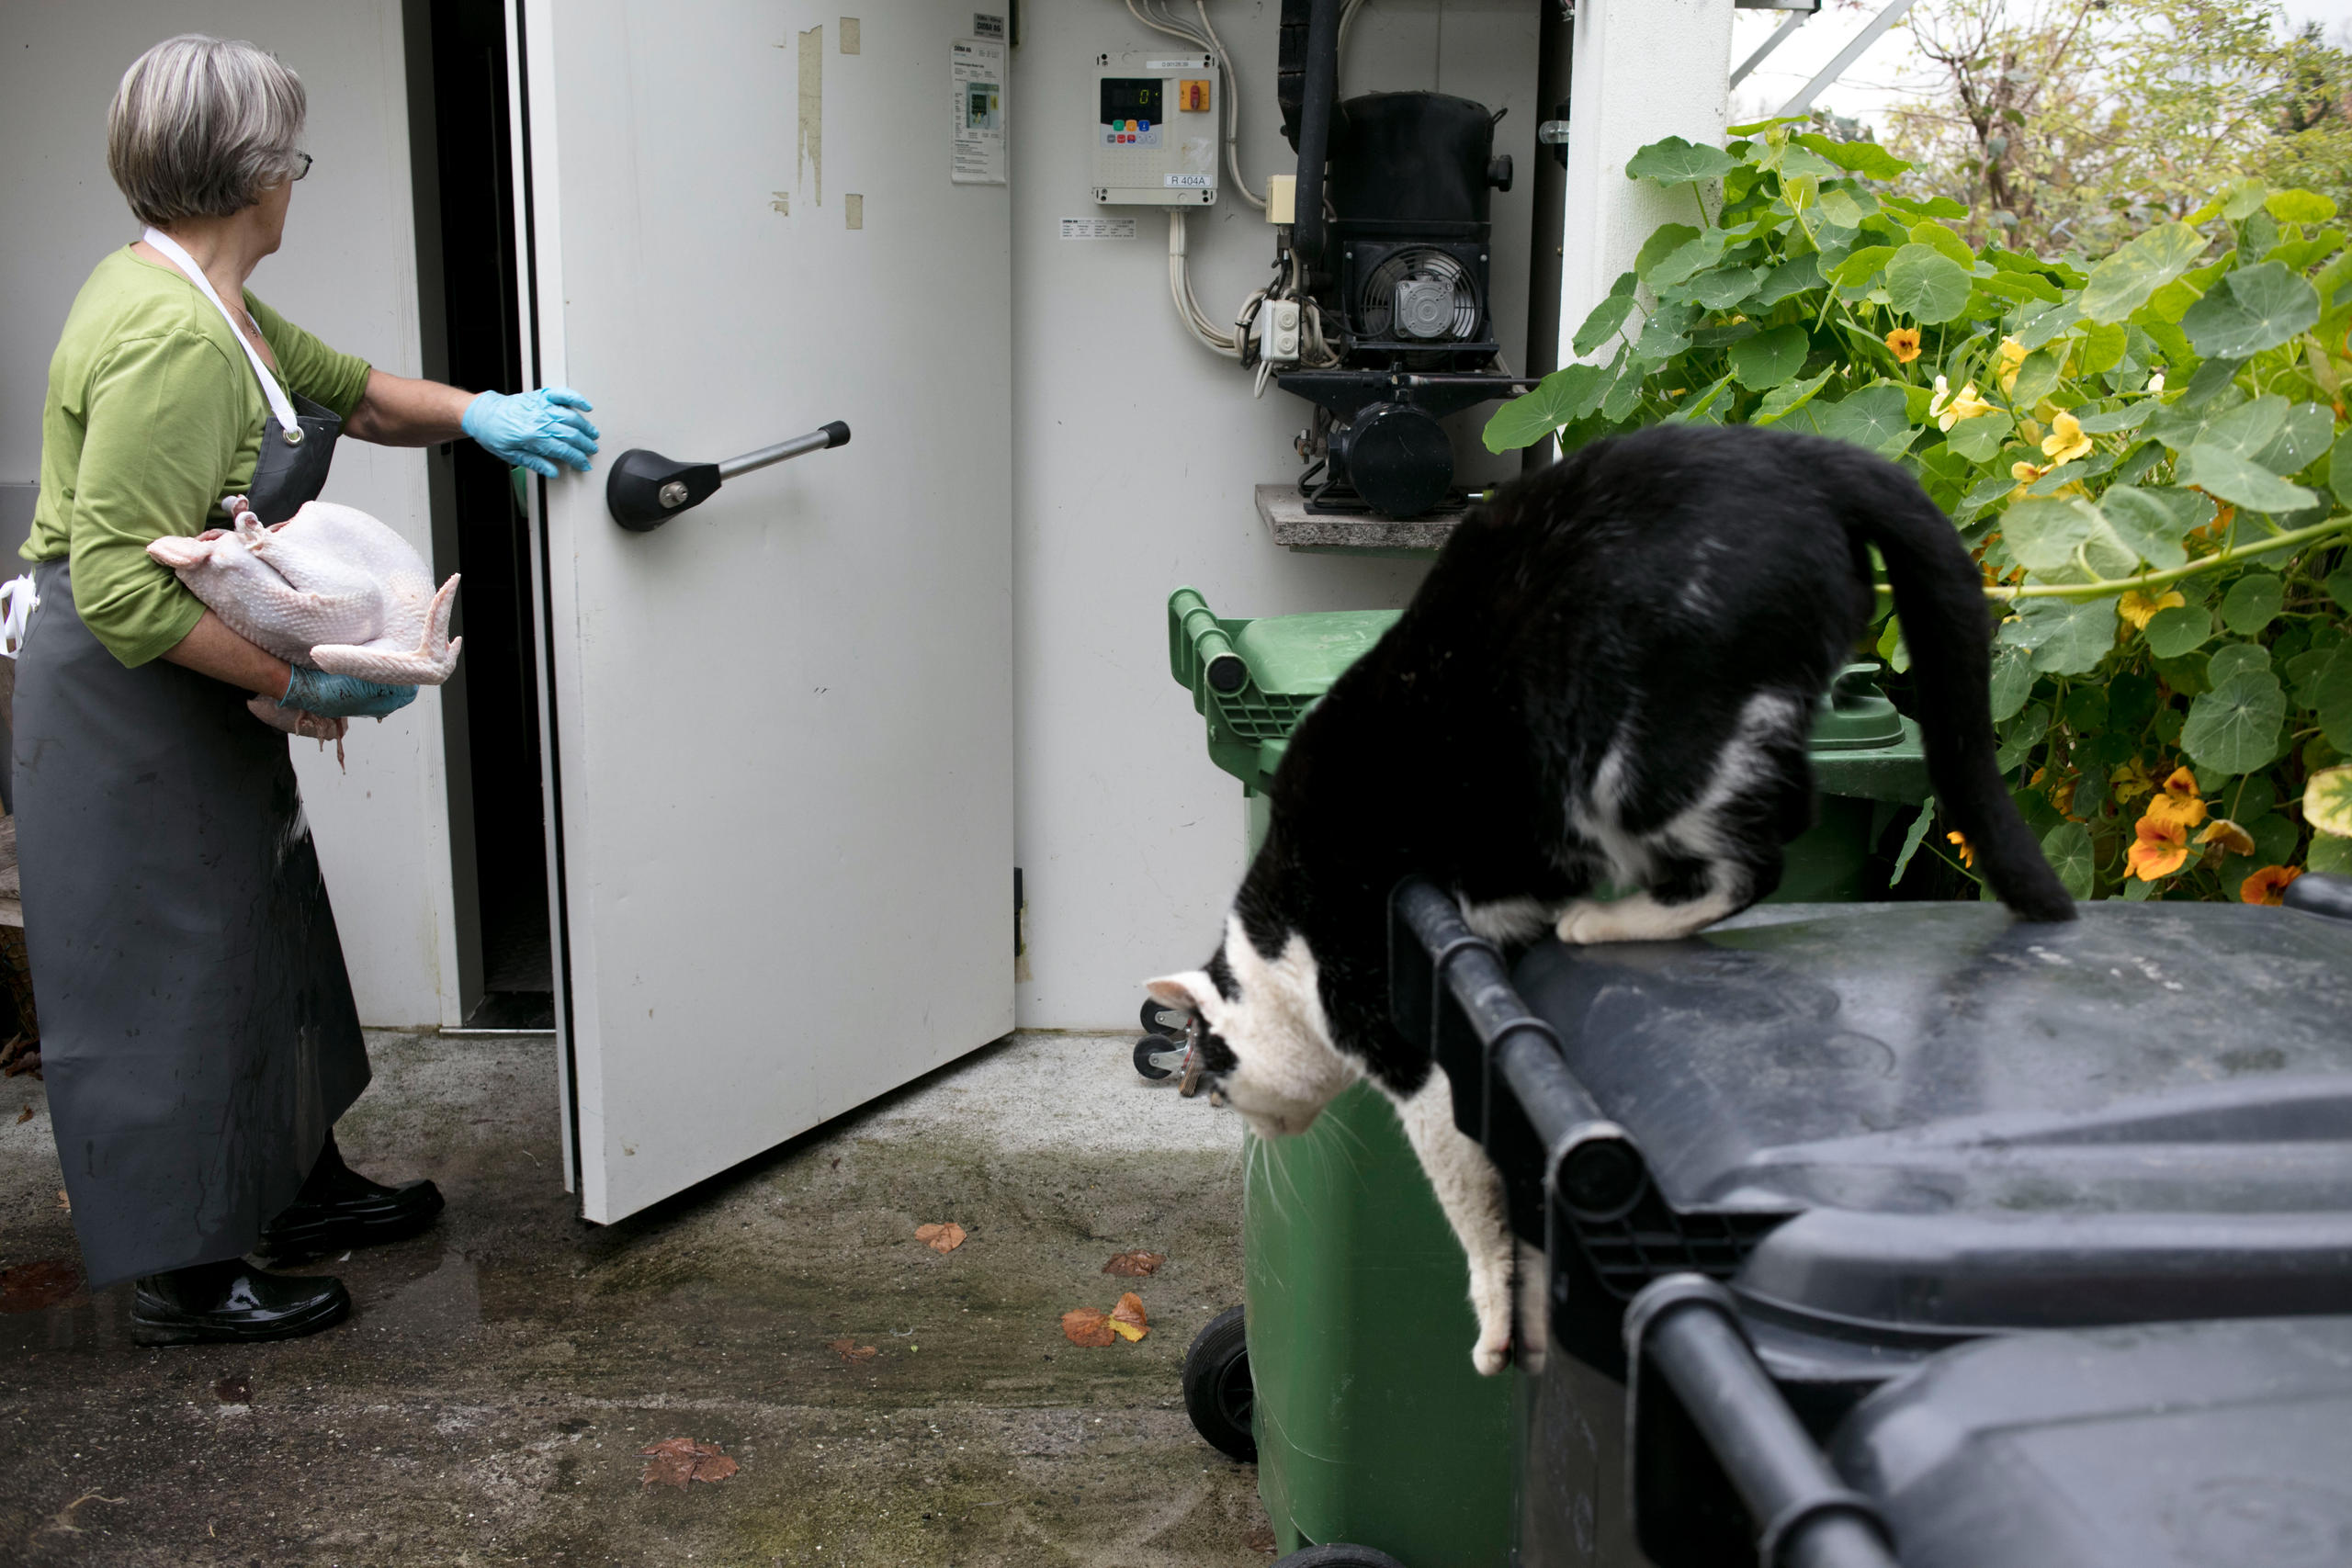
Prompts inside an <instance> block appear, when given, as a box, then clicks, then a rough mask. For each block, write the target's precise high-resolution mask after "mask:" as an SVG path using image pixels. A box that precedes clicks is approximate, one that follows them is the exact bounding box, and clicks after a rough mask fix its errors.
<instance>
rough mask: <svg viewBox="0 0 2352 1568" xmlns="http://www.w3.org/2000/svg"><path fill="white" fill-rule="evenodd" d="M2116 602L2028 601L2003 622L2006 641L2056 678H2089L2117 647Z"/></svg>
mask: <svg viewBox="0 0 2352 1568" xmlns="http://www.w3.org/2000/svg"><path fill="white" fill-rule="evenodd" d="M2115 626H2116V617H2115V601H2114V600H2112V599H2107V598H2099V599H2025V600H2020V601H2018V607H2017V614H2016V615H2014V616H2012V617H2011V618H2010V619H2008V620H2006V621H2004V622H2002V623H2001V640H2002V641H2003V642H2004V643H2007V645H2009V646H2010V647H2012V648H2022V649H2028V650H2030V652H2031V653H2032V655H2033V667H2034V668H2035V669H2036V670H2039V671H2043V672H2044V673H2046V674H2051V675H2085V674H2088V673H2089V672H2090V671H2093V670H2095V669H2097V668H2098V661H2099V660H2102V659H2104V658H2106V657H2107V655H2108V651H2109V649H2112V648H2114V646H2115Z"/></svg>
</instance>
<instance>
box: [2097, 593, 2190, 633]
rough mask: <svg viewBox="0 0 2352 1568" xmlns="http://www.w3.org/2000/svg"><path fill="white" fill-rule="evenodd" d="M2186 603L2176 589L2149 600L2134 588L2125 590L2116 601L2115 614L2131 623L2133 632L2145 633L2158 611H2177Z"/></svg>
mask: <svg viewBox="0 0 2352 1568" xmlns="http://www.w3.org/2000/svg"><path fill="white" fill-rule="evenodd" d="M2185 604H2188V600H2186V599H2184V598H2182V597H2181V596H2180V591H2179V590H2178V589H2169V590H2167V591H2166V592H2165V593H2164V594H2163V595H2161V596H2160V597H2157V598H2154V599H2152V598H2150V597H2149V596H2148V595H2146V594H2145V593H2143V592H2140V591H2139V590H2138V589H2136V588H2127V589H2125V590H2124V591H2123V597H2122V598H2120V599H2119V600H2117V601H2116V604H2115V613H2116V614H2117V615H2120V616H2122V617H2123V618H2124V619H2125V620H2127V621H2129V622H2131V626H2132V629H2133V630H2135V631H2146V630H2147V629H2148V623H2149V622H2150V621H2153V620H2154V619H2155V618H2156V612H2157V611H2159V610H2177V609H2179V608H2181V607H2182V606H2183V605H2185Z"/></svg>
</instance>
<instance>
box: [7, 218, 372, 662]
mask: <svg viewBox="0 0 2352 1568" xmlns="http://www.w3.org/2000/svg"><path fill="white" fill-rule="evenodd" d="M245 309H246V310H250V311H251V312H252V313H253V318H254V323H255V324H256V325H258V326H259V327H260V328H261V335H262V338H263V340H264V341H265V342H266V343H267V344H269V348H270V353H271V355H273V356H275V357H276V359H277V370H278V378H279V380H280V381H281V382H282V383H283V384H284V385H285V386H287V387H288V389H290V390H293V391H296V392H300V394H302V395H303V396H304V397H307V398H310V399H312V400H315V401H318V402H321V403H323V404H325V405H326V406H327V407H328V408H331V409H333V410H334V412H337V413H339V414H342V415H345V416H346V417H348V416H349V414H350V412H351V411H352V410H353V409H354V408H355V407H356V406H357V405H358V402H359V400H360V397H361V396H362V395H363V394H364V393H365V392H366V391H367V389H368V362H367V361H366V360H364V359H356V358H354V357H352V356H351V355H347V354H337V353H336V352H335V351H334V350H333V349H331V348H329V347H328V346H327V345H326V344H322V343H321V342H320V341H319V340H318V339H317V338H314V337H312V336H311V334H310V333H306V332H304V331H303V330H302V329H301V328H300V327H298V326H296V325H294V324H293V323H292V322H290V321H286V320H285V319H284V318H283V317H281V316H279V315H278V314H277V311H275V310H271V309H270V308H269V307H268V306H266V305H265V304H263V303H262V302H261V301H260V300H258V299H254V297H253V295H252V293H251V292H250V291H249V292H247V294H246V295H245ZM268 415H269V404H268V402H267V401H266V400H265V399H264V398H263V397H262V392H261V384H260V383H259V382H257V381H256V380H254V371H253V366H252V364H251V363H250V362H248V361H247V360H246V358H245V355H244V350H243V348H241V347H239V346H238V343H237V339H236V337H235V335H234V334H233V333H231V332H230V330H229V323H228V322H227V321H223V320H221V318H220V311H218V310H214V309H213V308H212V302H211V301H210V300H209V299H205V297H204V296H203V295H202V294H201V293H199V292H198V290H197V287H196V285H195V284H193V283H191V282H190V281H188V279H187V277H186V276H182V275H181V274H180V273H179V272H178V271H177V270H176V269H174V268H170V267H164V266H159V265H155V264H153V263H152V262H146V261H142V260H141V259H140V258H139V257H138V256H136V255H134V254H131V251H130V247H129V246H125V247H123V248H122V249H121V250H119V251H115V252H113V253H111V254H108V255H107V258H106V259H105V260H104V261H101V262H100V263H98V265H97V266H96V268H95V269H93V270H92V272H91V273H90V276H89V280H88V281H87V282H85V283H84V284H83V285H82V291H81V293H80V294H78V295H76V296H75V297H74V308H73V310H70V311H68V312H67V313H66V317H65V330H64V332H63V333H62V334H60V336H59V338H58V341H57V352H56V354H55V355H52V356H51V359H50V362H49V399H48V401H47V402H46V403H45V404H44V405H43V407H42V410H41V441H40V502H39V504H38V506H37V507H36V508H35V510H34V512H33V527H32V536H31V537H30V538H29V539H28V540H27V541H26V543H25V547H24V551H23V555H24V558H26V559H27V560H32V561H43V560H55V559H57V558H59V557H61V556H68V555H70V556H71V557H72V558H73V561H74V609H75V610H76V611H77V612H79V613H80V615H81V617H82V619H83V621H84V622H85V624H86V625H87V626H89V628H90V631H91V633H92V634H93V635H94V636H96V637H97V639H98V641H99V642H100V643H102V644H104V645H105V646H106V648H107V650H108V651H109V652H111V653H112V654H113V655H114V656H115V657H116V658H117V659H119V660H122V661H123V663H125V664H129V665H139V664H144V663H146V662H147V661H148V660H151V659H153V658H155V657H156V656H157V655H158V654H161V653H163V652H164V651H166V650H167V649H171V648H174V647H175V646H176V645H177V644H178V643H179V641H180V639H181V638H182V637H186V636H187V634H188V632H189V631H190V630H191V629H192V628H193V627H194V626H195V625H196V623H197V622H198V620H199V619H200V618H201V617H202V616H203V615H204V605H203V604H202V603H200V602H199V601H198V599H197V597H196V595H195V594H193V593H190V592H188V591H187V589H186V588H185V587H183V586H182V585H181V584H180V582H179V581H178V579H176V578H175V577H174V576H173V575H172V574H171V572H170V570H167V569H166V568H164V567H163V566H161V565H159V564H157V563H156V562H155V561H153V560H152V559H150V558H149V557H148V555H147V544H148V541H150V540H152V539H156V538H160V537H162V536H164V535H165V534H181V535H195V534H200V533H202V532H203V531H204V530H205V529H207V528H217V527H220V526H223V522H222V519H221V516H220V501H221V498H223V497H224V496H231V495H235V494H238V493H240V492H241V491H243V490H244V489H245V488H246V487H247V486H248V485H250V484H251V483H252V482H253V474H254V457H255V456H256V455H257V454H258V453H259V452H260V450H261V433H262V425H263V423H264V422H265V421H266V419H267V418H268Z"/></svg>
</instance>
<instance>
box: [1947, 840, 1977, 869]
mask: <svg viewBox="0 0 2352 1568" xmlns="http://www.w3.org/2000/svg"><path fill="white" fill-rule="evenodd" d="M1944 842H1946V843H1948V844H1950V845H1951V847H1952V848H1954V849H1956V850H1958V851H1959V852H1960V863H1961V864H1962V865H1964V866H1970V867H1973V866H1974V865H1975V864H1976V846H1975V845H1973V844H1972V843H1970V842H1969V841H1968V835H1967V834H1965V833H1946V834H1945V835H1944Z"/></svg>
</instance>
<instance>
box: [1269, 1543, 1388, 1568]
mask: <svg viewBox="0 0 2352 1568" xmlns="http://www.w3.org/2000/svg"><path fill="white" fill-rule="evenodd" d="M1274 1568H1405V1565H1404V1564H1403V1563H1402V1562H1397V1560H1396V1559H1395V1558H1394V1557H1391V1556H1389V1555H1388V1553H1386V1552H1385V1551H1374V1550H1373V1549H1372V1548H1370V1547H1368V1546H1310V1547H1308V1548H1307V1549H1306V1551H1294V1552H1292V1553H1291V1554H1290V1555H1289V1556H1288V1557H1285V1558H1283V1560H1282V1561H1281V1562H1277V1563H1275V1564H1274Z"/></svg>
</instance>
